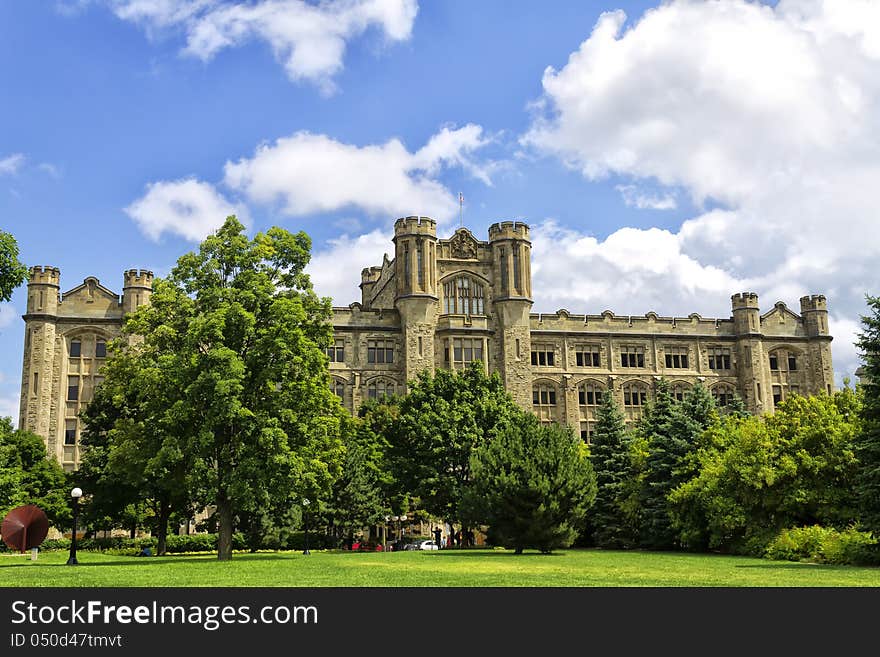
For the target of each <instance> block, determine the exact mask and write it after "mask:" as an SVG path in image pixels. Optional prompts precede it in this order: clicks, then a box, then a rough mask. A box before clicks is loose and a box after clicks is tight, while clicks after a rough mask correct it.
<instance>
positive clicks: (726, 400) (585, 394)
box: [532, 381, 796, 406]
mask: <svg viewBox="0 0 880 657" xmlns="http://www.w3.org/2000/svg"><path fill="white" fill-rule="evenodd" d="M778 387H779V386H774V395H775V393H776V391H775V388H778ZM688 388H689V386H688V385H686V384H683V383H676V384H673V386H672V388H671V389H670V392H671V394H672V396H673V397H674V398H675V399H676V400H678V401H682V400H684V395H685V393H686V392H687V390H688ZM792 388H794V391H795V392H796V387H794V386H793V387H792ZM604 390H605V388H603V387H601V386H599V385H597V384H595V383H583V384H581V385H580V386H579V387H578V404H579V405H580V406H598V405H599V404H600V403H601V402H602V393H603V392H604ZM711 393H712V396H713V397H714V398H715V401H716V402H717V403H718V405H719V406H727V405H728V404H730V403H731V402H732V401H733V395H734V388H733V386H731V385H728V384H724V383H722V384H719V385H716V386H713V387H712V389H711ZM647 401H648V384H646V383H642V382H640V381H631V382H629V383H625V384H623V405H624V406H644V405H645V404H646V403H647ZM532 404H533V405H534V406H556V388H555V387H554V386H553V385H551V384H547V383H541V384H537V385H535V386H534V387H533V388H532Z"/></svg>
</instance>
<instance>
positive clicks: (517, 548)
mask: <svg viewBox="0 0 880 657" xmlns="http://www.w3.org/2000/svg"><path fill="white" fill-rule="evenodd" d="M513 553H514V554H522V553H523V549H522V546H519V545H517V546H516V549H515V550H514V551H513Z"/></svg>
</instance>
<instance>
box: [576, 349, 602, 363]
mask: <svg viewBox="0 0 880 657" xmlns="http://www.w3.org/2000/svg"><path fill="white" fill-rule="evenodd" d="M574 359H575V363H576V364H577V366H578V367H600V359H599V345H595V344H581V345H578V346H576V347H575V351H574Z"/></svg>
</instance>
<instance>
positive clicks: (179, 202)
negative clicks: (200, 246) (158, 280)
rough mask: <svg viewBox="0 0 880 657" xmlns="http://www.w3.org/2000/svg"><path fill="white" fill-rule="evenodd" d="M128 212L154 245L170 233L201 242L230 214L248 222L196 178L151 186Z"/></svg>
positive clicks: (243, 212)
mask: <svg viewBox="0 0 880 657" xmlns="http://www.w3.org/2000/svg"><path fill="white" fill-rule="evenodd" d="M125 212H126V214H128V216H129V217H131V218H132V219H134V221H135V223H137V225H138V227H139V228H140V229H141V231H143V233H144V234H145V235H146V236H147V237H149V238H150V239H152V240H154V241H157V240H158V239H159V237H160V236H161V235H162V234H163V233H171V234H174V235H179V236H181V237H183V238H185V239H187V240H190V241H193V242H198V241H200V240H202V239H204V237H205V236H207V235H208V234H209V233H211V232H213V231H215V230H217V229H218V228H220V226H222V225H223V222H224V221H225V220H226V217H228V216H229V215H231V214H234V215H237V216H238V218H239V219H240V220H241V221H242V222H243V223H247V221H248V214H247V211H246V209H245V208H244V207H242V206H240V205H234V204H233V203H231V202H230V201H228V200H227V199H226V198H224V197H223V196H222V195H221V194H220V193H219V192H218V191H217V190H216V189H215V188H214V187H213V186H212V185H211V184H210V183H206V182H202V181H200V180H196V179H194V178H187V179H183V180H175V181H161V182H154V183H150V184H148V185H147V191H146V193H145V194H144V195H143V196H142V197H141V198H139V199H138V200H136V201H134V202H133V203H132V204H131V205H129V206H128V207H127V208H125Z"/></svg>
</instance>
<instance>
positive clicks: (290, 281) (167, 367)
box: [105, 216, 345, 560]
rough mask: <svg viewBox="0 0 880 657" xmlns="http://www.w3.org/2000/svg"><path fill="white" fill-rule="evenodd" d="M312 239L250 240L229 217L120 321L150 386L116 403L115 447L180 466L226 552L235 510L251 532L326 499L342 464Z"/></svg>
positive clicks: (339, 418)
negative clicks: (311, 266) (267, 519)
mask: <svg viewBox="0 0 880 657" xmlns="http://www.w3.org/2000/svg"><path fill="white" fill-rule="evenodd" d="M310 248H311V242H310V240H309V238H308V236H307V235H306V234H305V233H302V232H300V233H298V234H296V235H294V234H291V233H289V232H287V231H285V230H282V229H280V228H271V229H269V230H268V231H267V232H266V233H259V234H257V235H256V236H255V237H254V238H253V239H249V238H248V237H247V236H246V235H245V234H244V226H242V224H241V223H240V222H239V221H238V220H237V219H236V218H235V217H234V216H233V217H228V218H227V219H226V222H225V223H224V225H223V226H222V227H221V228H220V229H219V230H218V231H217V232H215V233H213V234H212V235H210V236H208V237H207V238H206V239H205V240H204V241H203V242H202V244H201V245H200V246H199V249H198V251H197V252H193V253H188V254H186V255H184V256H182V257H181V258H180V259H179V260H178V261H177V264H176V266H175V267H174V268H173V269H172V271H171V274H170V276H169V277H168V279H167V281H165V282H162V281H159V282H158V283H157V284H156V285H155V290H154V293H153V295H152V298H151V302H150V304H149V305H148V306H145V307H142V308H141V309H138V311H136V312H135V313H133V314H132V316H131V318H130V321H128V322H126V331H127V333H128V334H129V335H130V336H132V337H134V336H137V339H132V340H131V341H130V342H129V343H128V344H120V345H119V352H120V353H122V354H129V355H130V357H131V360H132V362H139V363H140V365H137V366H134V365H133V366H132V367H134V371H133V376H134V377H140V378H138V379H137V382H138V383H137V384H135V385H138V384H141V383H143V384H145V385H144V390H145V392H144V393H143V396H142V397H138V398H137V399H138V402H139V403H137V404H134V405H133V409H131V412H132V414H131V415H130V416H128V415H126V412H123V411H122V409H123V408H125V405H126V404H127V400H125V399H120V400H119V404H120V406H119V408H118V410H119V414H118V416H117V417H115V418H114V422H113V427H114V429H118V430H119V434H118V436H117V437H116V438H115V439H114V438H112V437H111V441H112V442H113V448H114V449H115V450H116V451H117V452H118V453H119V454H120V460H122V458H123V457H122V455H123V454H125V453H128V454H129V455H134V458H133V459H132V460H133V462H134V463H136V464H137V465H135V466H132V467H136V468H137V470H138V472H139V473H142V474H143V477H144V479H146V478H148V476H149V474H150V466H151V464H152V463H154V462H156V463H158V464H160V465H161V467H162V468H168V469H175V468H182V470H183V471H185V475H186V479H185V483H186V486H185V487H186V489H188V490H189V492H190V493H191V494H192V495H193V498H194V499H195V500H196V501H197V502H198V503H199V504H201V505H213V506H214V507H215V509H216V516H217V523H218V534H219V539H218V550H217V554H218V558H219V559H221V560H228V559H230V558H231V557H232V536H233V531H234V526H235V519H236V517H241V518H244V517H247V518H248V519H249V525H250V527H252V528H253V527H255V526H257V524H256V523H257V521H256V520H253V521H250V520H252V519H253V518H255V517H257V516H258V515H259V516H261V515H262V514H264V513H265V514H270V515H271V516H273V517H274V518H277V519H280V518H282V517H284V514H285V512H286V511H287V510H288V509H289V508H291V507H293V506H298V505H299V504H300V502H301V500H302V498H303V497H308V498H309V499H311V500H313V501H315V500H319V499H320V498H322V497H324V498H326V496H327V495H329V490H330V485H331V483H332V482H333V480H334V479H335V478H336V476H338V474H339V470H340V467H341V461H342V457H343V447H342V443H341V440H340V427H341V424H342V422H343V418H344V417H345V412H344V411H343V409H342V408H341V407H340V405H339V400H338V398H337V397H336V395H334V394H333V393H332V391H331V390H330V388H329V386H328V382H327V359H326V355H325V353H324V348H325V347H326V346H327V345H328V344H329V342H330V340H331V337H332V326H331V324H330V317H331V309H330V300H329V299H326V298H324V299H320V298H318V297H317V296H316V295H315V293H314V291H313V290H312V286H311V281H310V280H309V277H308V276H307V275H306V274H305V273H304V272H303V270H304V268H305V266H306V264H307V263H308V260H309V251H310ZM113 358H115V356H114V357H112V358H111V359H110V360H113ZM105 384H106V380H105ZM147 391H148V392H147ZM144 401H146V402H147V403H146V405H141V404H140V402H144ZM150 431H153V434H152V439H153V442H152V443H149V440H150V439H151V435H150V433H149V432H150ZM148 443H149V444H148ZM141 447H143V450H142V451H141ZM152 455H155V456H160V455H161V456H160V458H159V459H158V460H155V459H154V458H153V456H152ZM140 456H145V457H147V458H140ZM108 458H109V459H112V458H113V453H112V451H111V454H110V455H109V457H108ZM108 462H109V461H108ZM169 471H170V470H169ZM259 524H260V526H262V525H263V524H264V520H263V518H262V517H260V519H259Z"/></svg>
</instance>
